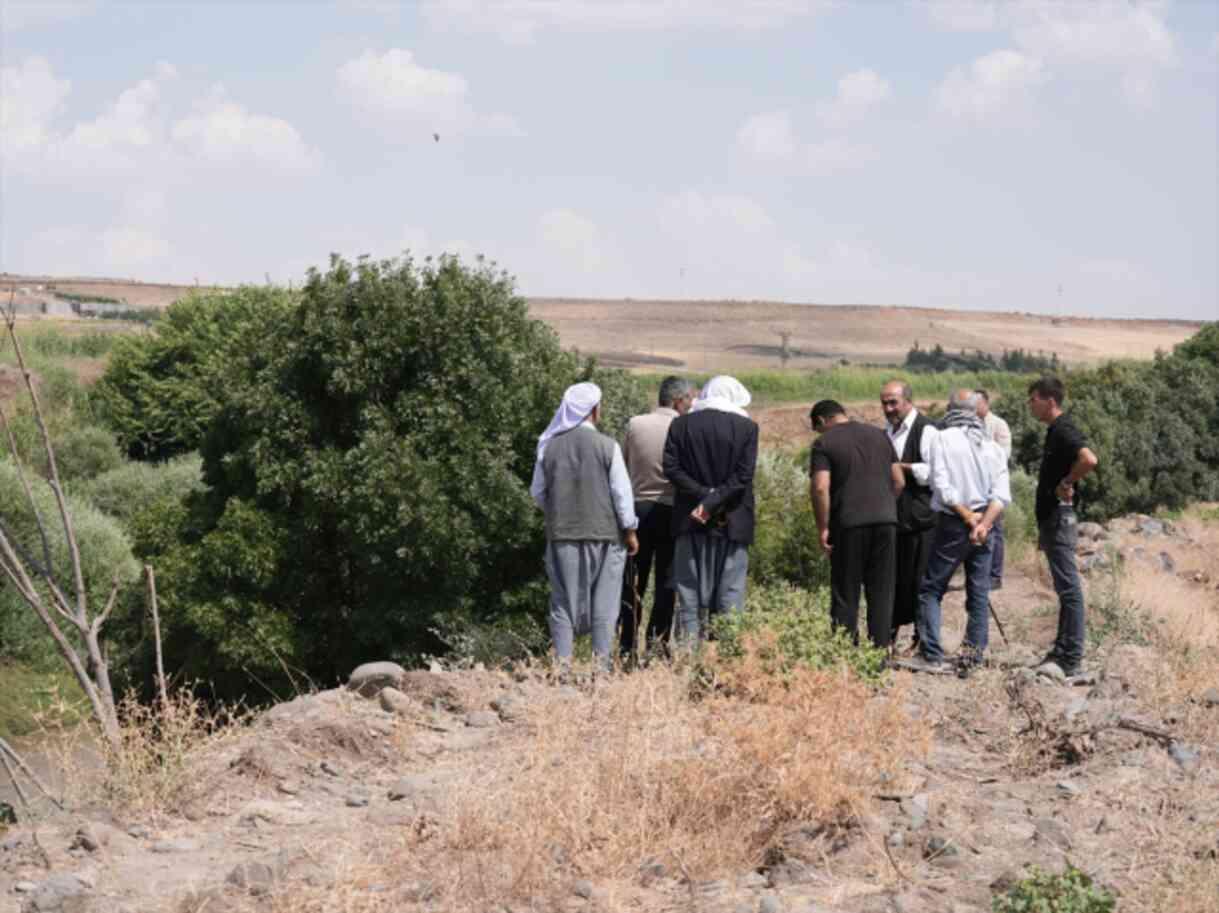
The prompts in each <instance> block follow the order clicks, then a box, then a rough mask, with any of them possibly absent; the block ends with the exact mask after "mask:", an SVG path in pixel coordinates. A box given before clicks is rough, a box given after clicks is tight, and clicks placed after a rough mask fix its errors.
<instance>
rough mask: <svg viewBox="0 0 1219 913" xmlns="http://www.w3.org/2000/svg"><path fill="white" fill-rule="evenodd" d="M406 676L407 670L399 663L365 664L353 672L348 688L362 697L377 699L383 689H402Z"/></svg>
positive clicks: (349, 678)
mask: <svg viewBox="0 0 1219 913" xmlns="http://www.w3.org/2000/svg"><path fill="white" fill-rule="evenodd" d="M405 676H406V670H405V669H403V668H402V667H401V666H399V665H398V664H397V663H391V662H376V663H364V664H363V665H362V666H356V668H355V669H354V670H352V673H351V675H350V676H348V678H347V687H348V688H350V689H351V690H352V691H355V692H356V693H358V694H359V695H360V696H361V697H376V696H377V695H378V694H380V693H381V689H383V688H389V687H400V686H401V684H402V680H403V678H404V677H405Z"/></svg>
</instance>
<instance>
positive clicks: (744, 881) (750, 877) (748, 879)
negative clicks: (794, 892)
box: [740, 872, 769, 888]
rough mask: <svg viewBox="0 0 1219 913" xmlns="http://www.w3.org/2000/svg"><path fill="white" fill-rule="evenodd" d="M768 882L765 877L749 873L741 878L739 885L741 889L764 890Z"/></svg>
mask: <svg viewBox="0 0 1219 913" xmlns="http://www.w3.org/2000/svg"><path fill="white" fill-rule="evenodd" d="M768 883H769V882H768V881H767V880H766V876H765V875H761V874H759V873H757V872H749V873H747V874H745V875H743V876H741V880H740V884H741V887H743V888H764V887H766V885H767V884H768Z"/></svg>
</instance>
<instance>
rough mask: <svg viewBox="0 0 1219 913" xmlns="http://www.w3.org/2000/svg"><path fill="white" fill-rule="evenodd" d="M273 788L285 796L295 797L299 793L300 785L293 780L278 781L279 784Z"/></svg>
mask: <svg viewBox="0 0 1219 913" xmlns="http://www.w3.org/2000/svg"><path fill="white" fill-rule="evenodd" d="M275 788H276V789H277V790H279V791H280V792H281V793H283V794H284V795H285V796H296V795H299V794H300V791H301V787H300V784H299V783H297V782H296V781H295V780H280V781H279V783H277V784H276V785H275Z"/></svg>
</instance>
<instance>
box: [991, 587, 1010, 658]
mask: <svg viewBox="0 0 1219 913" xmlns="http://www.w3.org/2000/svg"><path fill="white" fill-rule="evenodd" d="M986 605H987V606H988V607H989V608H990V617H991V618H993V619H994V620H995V627H997V628H998V629H999V634H1000V635H1002V637H1003V643H1004V645H1005V646H1008V647H1010V646H1011V645H1012V643H1011V641H1010V640H1008V639H1007V632H1006V631H1004V630H1003V622H1001V621H1000V620H999V613H998V612H996V611H995V604H994V603H993V602H991V601H990V597H989V596H987V597H986Z"/></svg>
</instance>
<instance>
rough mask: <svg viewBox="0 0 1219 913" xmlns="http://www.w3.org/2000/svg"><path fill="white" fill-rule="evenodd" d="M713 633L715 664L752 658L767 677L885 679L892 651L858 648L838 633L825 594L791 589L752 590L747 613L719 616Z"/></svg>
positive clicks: (862, 645) (867, 645)
mask: <svg viewBox="0 0 1219 913" xmlns="http://www.w3.org/2000/svg"><path fill="white" fill-rule="evenodd" d="M712 630H713V631H714V637H715V651H714V652H715V659H716V663H715V664H720V665H722V664H723V663H727V664H728V665H731V664H732V663H733V662H734V661H736V660H739V659H741V658H743V657H745V656H746V655H747V654H749V653H752V654H754V659H755V660H756V661H758V662H759V663H760V668H761V671H763V672H765V673H767V674H770V675H776V676H780V677H783V676H789V675H791V674H792V673H793V671H795V670H797V669H800V668H804V669H818V670H836V669H840V668H842V667H846V668H847V669H849V670H850V671H851V672H853V673H854V674H855V675H857V676H858V677H859V678H861V679H864V680H866V681H879V680H880V679H881V678H882V677H883V676H884V671H885V658H886V656H887V653H886V651H885V650H883V649H878V648H876V647H873V646H872V645H871V644H870V643H869V642H868V641H867V639H866V638H864V639H863V641H862V642H861V643H860V644H858V645H856V644H855V643H854V641H853V639H852V637H851V635H850V634H848V633H847V632H846V631H844V630H842V629H837V630H836V629H835V628H834V627H833V625H832V624H831V622H830V611H829V592H828V590H825V589H821V590H818V591H815V592H810V591H808V590H802V589H799V588H797V587H793V586H790V585H786V584H780V585H777V586H769V587H764V586H758V587H752V588H751V589H750V591H749V594H748V596H747V597H746V604H745V611H744V612H740V613H735V614H729V615H721V616H719V617H718V618H716V619H715V621H714V622H713V626H712ZM717 674H718V673H717Z"/></svg>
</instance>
